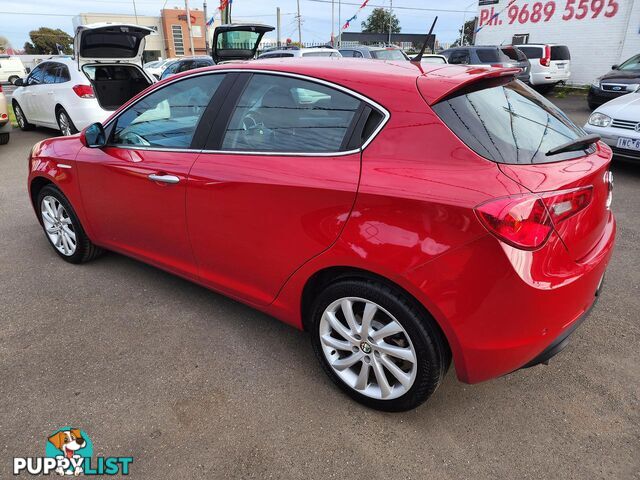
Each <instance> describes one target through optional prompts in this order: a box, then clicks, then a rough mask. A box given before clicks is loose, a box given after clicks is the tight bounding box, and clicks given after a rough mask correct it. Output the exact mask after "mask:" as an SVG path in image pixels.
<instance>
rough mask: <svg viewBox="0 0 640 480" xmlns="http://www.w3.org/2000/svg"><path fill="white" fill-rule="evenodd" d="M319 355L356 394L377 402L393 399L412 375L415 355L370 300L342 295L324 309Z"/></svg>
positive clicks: (386, 315)
mask: <svg viewBox="0 0 640 480" xmlns="http://www.w3.org/2000/svg"><path fill="white" fill-rule="evenodd" d="M319 333H320V342H321V347H322V352H323V354H324V356H325V359H326V360H327V362H328V364H329V366H330V367H331V368H332V370H333V371H334V373H335V374H336V375H337V376H338V377H339V378H340V379H341V380H342V381H343V382H344V383H345V384H346V385H348V386H349V387H351V388H352V389H354V390H355V391H357V392H358V393H360V394H362V395H365V396H367V397H371V398H375V399H377V400H391V399H394V398H398V397H400V396H402V395H404V394H405V393H407V391H409V389H410V388H411V386H412V385H413V383H414V381H415V379H416V375H417V354H416V350H415V348H414V346H413V343H412V342H411V339H410V338H409V334H408V333H407V331H406V330H405V329H404V327H403V326H402V324H401V323H400V322H399V321H398V320H397V319H396V318H395V317H394V316H393V315H392V314H391V313H389V312H388V311H387V310H385V309H384V308H382V307H381V306H380V305H378V304H376V303H375V302H372V301H370V300H367V299H364V298H358V297H345V298H341V299H338V300H336V301H335V302H333V303H332V304H331V305H329V306H328V307H327V308H326V310H325V311H324V313H323V315H322V318H321V320H320V326H319Z"/></svg>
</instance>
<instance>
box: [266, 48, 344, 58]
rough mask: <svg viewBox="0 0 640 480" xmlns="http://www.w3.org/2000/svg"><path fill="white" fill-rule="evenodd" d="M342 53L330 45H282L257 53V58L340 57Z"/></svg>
mask: <svg viewBox="0 0 640 480" xmlns="http://www.w3.org/2000/svg"><path fill="white" fill-rule="evenodd" d="M341 56H342V55H341V54H340V52H339V51H338V50H336V49H335V48H331V47H310V48H299V47H282V48H276V49H272V50H268V51H266V52H264V53H261V54H260V55H258V60H264V59H268V58H289V57H297V58H299V57H305V58H308V57H341Z"/></svg>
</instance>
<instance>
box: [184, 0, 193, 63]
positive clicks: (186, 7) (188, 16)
mask: <svg viewBox="0 0 640 480" xmlns="http://www.w3.org/2000/svg"><path fill="white" fill-rule="evenodd" d="M184 8H185V9H186V10H187V28H188V29H189V46H190V47H191V56H192V57H193V56H194V55H195V50H194V49H193V31H192V29H191V12H190V11H189V0H184Z"/></svg>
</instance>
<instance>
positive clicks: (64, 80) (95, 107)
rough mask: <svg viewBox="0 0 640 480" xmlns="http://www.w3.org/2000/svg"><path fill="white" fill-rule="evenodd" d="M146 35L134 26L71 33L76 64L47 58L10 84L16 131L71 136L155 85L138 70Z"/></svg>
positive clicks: (86, 28)
mask: <svg viewBox="0 0 640 480" xmlns="http://www.w3.org/2000/svg"><path fill="white" fill-rule="evenodd" d="M151 32H152V30H151V29H149V28H146V27H140V26H137V25H123V24H104V23H103V24H93V25H82V26H79V27H78V28H77V30H76V37H75V40H74V51H75V52H76V55H77V57H76V58H70V57H51V58H49V59H48V60H46V61H44V62H42V63H39V64H38V65H37V66H36V67H35V68H34V69H33V70H32V71H31V73H30V74H29V76H27V77H26V78H25V79H18V80H16V82H14V84H15V85H16V86H18V88H17V89H16V90H15V92H13V100H12V104H13V109H14V112H15V115H16V120H17V122H18V125H19V126H20V128H21V129H22V130H29V129H31V128H33V127H34V126H35V125H41V126H44V127H50V128H56V129H59V130H60V131H61V132H62V134H63V135H72V134H74V133H76V132H77V131H78V130H81V129H83V128H84V127H86V126H88V125H91V124H92V123H95V122H103V121H104V120H106V119H107V118H108V117H109V116H110V115H111V113H113V111H114V110H117V109H118V108H119V107H120V106H121V105H122V104H124V103H125V102H127V101H128V100H129V99H131V98H132V97H134V96H135V95H137V94H138V93H139V92H141V91H142V90H144V89H145V88H147V87H148V86H149V85H151V84H152V83H153V82H154V81H155V79H154V78H152V75H149V74H147V73H145V71H144V70H143V68H142V52H143V50H144V43H145V42H144V37H145V36H147V35H148V34H149V33H151Z"/></svg>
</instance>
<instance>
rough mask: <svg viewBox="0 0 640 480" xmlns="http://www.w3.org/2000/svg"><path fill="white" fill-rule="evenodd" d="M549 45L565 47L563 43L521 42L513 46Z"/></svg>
mask: <svg viewBox="0 0 640 480" xmlns="http://www.w3.org/2000/svg"><path fill="white" fill-rule="evenodd" d="M546 45H549V46H550V47H566V45H565V44H563V43H523V44H521V45H513V46H514V47H518V48H520V47H544V46H546Z"/></svg>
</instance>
